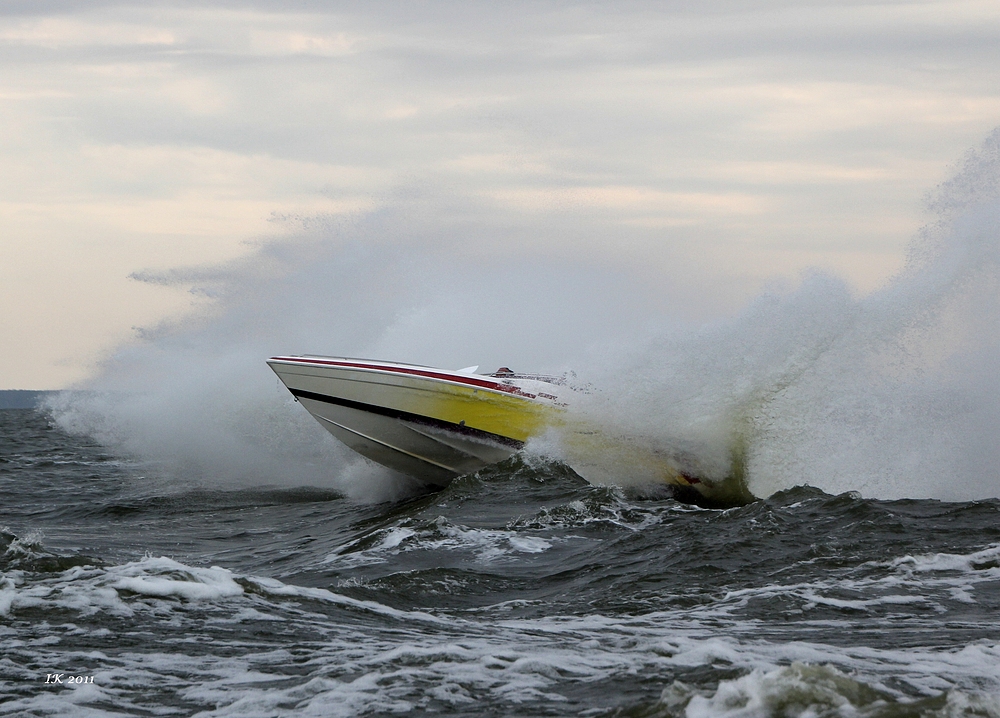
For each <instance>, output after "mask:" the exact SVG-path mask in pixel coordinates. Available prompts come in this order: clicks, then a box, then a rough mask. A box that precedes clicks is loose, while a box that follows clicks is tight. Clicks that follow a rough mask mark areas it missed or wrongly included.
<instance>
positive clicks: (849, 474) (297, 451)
mask: <svg viewBox="0 0 1000 718" xmlns="http://www.w3.org/2000/svg"><path fill="white" fill-rule="evenodd" d="M998 188H1000V130H998V131H997V132H994V133H993V134H992V135H991V136H990V137H989V138H988V140H987V141H986V143H985V144H984V145H983V147H982V148H980V149H979V150H978V151H976V152H972V153H970V154H969V156H968V157H966V159H965V161H964V164H963V166H962V167H961V169H960V171H959V172H958V173H957V174H956V176H955V178H954V179H952V180H951V181H949V182H947V183H945V184H944V185H942V186H941V188H939V192H938V193H937V194H936V195H935V196H934V197H933V198H931V199H930V200H929V205H930V206H931V208H932V210H933V211H935V212H937V214H938V217H939V218H940V219H939V221H937V222H936V223H935V224H933V225H931V226H929V227H928V228H927V229H926V230H925V231H924V232H922V233H921V235H920V236H919V237H918V238H916V240H915V241H914V243H913V246H912V250H911V253H910V257H909V261H908V263H907V266H906V268H905V269H904V270H903V271H902V272H901V273H900V274H899V276H897V277H895V278H894V279H893V280H892V281H890V282H888V283H887V284H886V285H885V286H884V287H883V288H882V289H881V290H879V291H877V292H875V293H873V294H871V295H869V296H866V297H862V298H860V299H859V298H855V297H853V296H852V295H851V292H850V291H849V289H848V287H847V286H846V284H845V283H844V282H842V281H841V280H839V279H837V278H836V277H832V276H829V275H827V274H824V273H822V272H810V273H807V274H806V276H805V277H804V278H803V280H802V282H801V284H800V285H799V286H798V287H797V288H795V289H793V290H780V289H774V288H772V289H771V290H769V291H766V292H765V293H764V294H762V295H761V296H759V297H758V298H757V299H756V300H754V301H753V302H751V303H750V305H749V306H748V307H747V308H746V309H745V310H744V311H743V312H742V313H741V314H740V315H739V316H737V317H735V318H733V319H730V320H725V321H719V322H715V323H713V324H710V325H707V326H701V327H700V328H697V329H691V328H690V326H689V325H687V326H688V328H684V327H682V326H679V325H678V324H677V322H676V321H674V323H673V324H671V322H670V321H668V320H667V319H666V318H665V314H664V313H663V312H662V308H663V307H668V308H669V306H670V303H671V302H670V297H669V296H666V295H667V294H668V293H669V291H670V288H671V287H675V286H679V285H681V284H683V283H684V282H685V281H686V280H685V278H684V277H683V276H681V275H682V274H683V272H685V271H689V267H680V268H679V270H678V273H677V276H664V277H662V282H661V283H660V285H659V286H661V287H663V288H665V289H664V292H663V293H662V294H660V295H658V294H657V293H656V292H655V291H650V290H643V289H641V287H642V286H643V285H641V284H640V283H638V282H635V281H633V280H632V279H631V278H630V277H629V276H628V275H627V274H625V273H620V272H619V273H616V272H612V271H609V270H607V269H605V268H600V267H594V266H589V265H588V264H587V263H586V262H584V261H575V262H574V261H567V260H566V259H565V258H559V257H552V256H549V257H546V256H544V254H543V253H542V252H532V251H529V250H526V249H525V248H524V247H523V246H520V248H519V249H515V250H511V247H513V246H515V245H517V244H518V243H517V242H516V241H514V242H508V243H506V244H505V243H504V242H503V241H501V240H498V239H497V238H496V237H497V232H498V230H497V229H496V228H495V227H482V228H480V229H482V231H481V232H479V233H477V228H476V227H475V225H474V223H472V224H471V225H470V223H466V224H464V225H463V226H462V227H461V228H460V231H459V230H456V229H455V227H454V226H452V225H450V224H448V223H447V222H442V223H441V224H440V226H437V225H436V224H435V218H434V217H433V216H430V217H428V216H426V213H425V214H424V215H421V216H419V217H416V216H415V214H414V212H413V211H412V207H410V206H407V205H405V203H403V204H401V205H400V207H398V208H397V209H396V210H395V211H394V210H392V208H391V207H389V208H388V209H383V210H380V211H378V212H375V213H372V214H370V215H367V216H364V217H359V218H357V219H356V220H355V221H353V222H341V223H331V222H326V221H323V220H313V221H311V222H306V223H304V227H303V229H302V231H301V232H300V233H299V234H298V235H297V236H296V237H292V238H284V239H281V240H275V241H270V242H265V243H263V244H262V245H261V246H260V247H259V249H258V250H257V251H255V252H254V253H252V255H250V256H248V257H246V258H244V259H242V260H239V261H236V262H233V263H230V264H227V265H224V266H222V267H218V268H212V269H202V270H195V271H187V272H181V271H175V272H167V273H159V274H153V273H147V274H143V275H140V276H138V277H137V278H139V279H141V280H144V281H155V282H161V283H168V284H178V285H185V286H192V287H193V288H194V289H195V290H196V291H197V292H198V293H200V294H203V295H205V296H206V297H208V298H209V300H208V302H207V305H206V306H207V309H206V310H205V311H203V312H202V313H200V314H198V315H197V316H193V317H190V318H188V319H186V320H183V321H180V322H177V323H174V324H169V325H165V326H163V327H159V328H157V329H154V330H151V331H148V332H146V333H145V334H144V336H143V337H142V338H141V340H140V341H138V342H137V343H133V344H131V345H129V346H126V347H123V348H122V349H120V350H119V351H118V352H117V353H116V354H115V355H114V356H113V357H112V358H111V359H109V360H108V361H107V362H106V363H105V364H104V366H103V367H102V369H101V371H100V373H99V374H98V376H97V377H96V378H95V379H94V380H93V381H91V382H89V383H88V384H87V385H86V386H85V387H83V388H85V389H88V390H89V391H88V392H86V393H77V394H67V395H65V396H64V397H63V398H62V399H61V400H60V401H59V402H58V403H57V404H56V405H55V406H54V407H53V413H54V416H55V417H56V419H57V421H58V422H59V423H60V424H61V425H62V426H64V427H66V428H68V429H71V430H74V431H80V432H86V433H90V434H92V435H94V436H96V437H97V438H98V439H100V440H101V441H103V442H105V443H107V444H109V445H111V446H114V447H116V448H118V449H119V450H121V451H124V452H128V453H130V454H134V455H137V456H141V457H144V458H147V459H150V460H153V461H155V462H157V463H158V464H159V465H161V466H163V467H166V468H167V469H168V470H170V471H173V472H174V473H175V474H176V475H178V476H184V477H187V478H188V479H190V480H195V481H201V482H213V483H215V482H226V483H233V482H239V483H283V482H291V483H310V484H316V485H326V486H334V487H337V488H339V489H341V490H343V491H345V492H346V493H348V494H349V495H351V496H354V497H357V498H359V499H363V500H379V499H386V498H392V497H395V496H399V495H401V494H403V493H406V492H407V491H410V490H412V489H413V485H412V483H408V482H407V481H406V480H405V479H404V478H402V477H399V476H395V475H392V474H391V473H389V472H387V471H384V470H381V469H378V468H377V467H373V466H372V465H370V464H368V463H366V462H364V461H362V460H360V459H359V458H357V457H354V456H353V455H352V454H351V452H349V451H348V450H346V449H345V448H343V447H341V446H340V445H339V444H337V443H336V442H335V441H334V440H333V439H332V438H331V437H329V436H327V435H326V433H325V432H324V431H323V430H322V429H321V428H320V427H319V426H318V425H317V424H316V423H315V422H314V420H313V419H312V418H311V417H309V416H308V414H307V413H306V412H305V411H304V410H303V409H302V408H301V407H299V406H297V405H295V404H294V403H293V402H292V401H291V399H290V397H289V396H288V395H287V392H285V390H284V389H283V387H281V386H280V385H279V384H278V383H277V380H276V379H275V378H274V377H273V375H272V374H271V373H270V370H269V369H268V368H267V366H266V365H265V363H264V359H266V358H267V357H268V356H271V355H274V354H287V353H328V354H336V355H349V356H363V357H371V358H383V359H389V360H396V361H406V362H414V363H425V364H430V365H435V366H443V367H449V368H458V367H461V366H467V365H470V364H480V365H482V366H484V367H489V366H500V365H508V366H514V367H516V368H518V369H522V370H538V371H547V372H559V371H563V370H566V369H574V368H575V369H576V371H577V373H578V374H579V376H580V380H581V382H590V383H591V384H593V385H594V386H595V388H596V391H595V392H594V393H593V394H592V395H591V396H589V397H588V398H587V399H586V400H584V401H582V402H581V406H580V407H578V409H579V411H581V412H584V413H585V414H586V415H587V416H588V418H589V420H591V421H593V422H596V423H598V424H601V425H603V426H605V427H606V428H607V430H608V431H609V433H611V434H616V435H625V436H629V437H631V438H632V439H633V440H634V441H638V442H640V443H644V444H646V445H648V446H650V447H653V448H657V449H663V450H664V451H667V452H671V453H673V454H676V455H679V456H682V457H683V458H684V461H686V462H688V463H689V464H690V465H692V466H693V467H695V468H696V470H697V471H699V472H701V473H702V474H704V475H706V476H708V477H721V476H723V475H725V473H726V472H727V471H729V469H730V466H731V462H732V459H733V454H734V451H735V450H736V449H737V448H738V450H739V451H740V452H743V458H744V460H745V465H746V471H747V480H748V483H749V487H750V489H751V490H752V491H753V493H754V494H755V495H757V496H767V495H769V494H771V493H773V492H775V491H778V490H781V489H784V488H789V487H791V486H795V485H801V484H809V485H813V486H817V487H819V488H822V489H824V490H826V491H828V492H841V491H848V490H857V491H861V492H862V493H864V494H865V495H869V496H874V497H884V498H902V497H915V498H922V497H933V498H940V499H950V500H959V499H976V498H985V497H995V496H1000V474H998V469H997V467H998V466H1000V441H998V439H1000V371H998V370H1000V197H998V194H1000V190H998ZM543 229H544V228H543ZM523 230H524V227H521V228H520V230H519V231H520V232H522V233H523ZM540 231H541V229H540ZM449 233H451V234H455V235H457V234H461V235H462V237H465V238H478V239H479V240H480V242H479V243H478V244H475V246H473V247H471V248H469V247H465V248H464V249H463V242H462V240H461V238H458V239H454V240H453V241H441V238H440V236H438V235H446V234H449ZM470 241H471V240H470ZM432 247H433V248H432ZM508 250H510V251H508ZM776 286H778V285H776ZM674 316H675V317H676V313H675V315H674ZM664 327H667V328H664ZM671 327H672V328H671ZM654 328H657V329H654ZM734 447H735V448H734ZM614 480H615V481H623V480H624V481H627V476H626V477H625V478H624V479H622V477H620V476H616V477H614Z"/></svg>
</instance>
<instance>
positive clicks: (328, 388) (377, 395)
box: [267, 355, 572, 486]
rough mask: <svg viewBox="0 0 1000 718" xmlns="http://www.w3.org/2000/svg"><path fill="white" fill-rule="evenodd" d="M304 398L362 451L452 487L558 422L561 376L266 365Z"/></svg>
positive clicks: (299, 360) (337, 360) (293, 360)
mask: <svg viewBox="0 0 1000 718" xmlns="http://www.w3.org/2000/svg"><path fill="white" fill-rule="evenodd" d="M267 363H268V364H269V365H270V367H271V369H273V370H274V373H275V374H277V375H278V378H279V379H281V381H282V382H283V383H284V385H285V386H286V387H288V390H289V391H290V392H291V393H292V395H293V396H294V397H295V398H296V399H298V401H299V403H300V404H302V406H304V407H305V409H306V410H307V411H308V412H309V413H310V414H312V415H313V416H314V417H315V418H316V420H317V421H319V423H320V424H321V425H322V426H323V427H324V428H325V429H326V430H327V431H329V432H330V433H331V434H333V435H334V436H335V437H336V438H337V439H339V440H340V441H342V442H343V443H345V444H346V445H347V446H349V447H350V448H352V449H354V451H356V452H358V453H359V454H361V455H362V456H366V457H368V458H369V459H371V460H373V461H375V462H378V463H379V464H382V465H383V466H388V467H389V468H390V469H395V470H396V471H399V472H400V473H403V474H408V475H410V476H414V477H416V478H418V479H420V480H421V481H423V482H425V483H428V484H431V485H435V486H446V485H447V484H448V483H450V482H451V481H452V479H454V478H455V477H457V476H461V475H463V474H468V473H472V472H474V471H478V470H479V469H481V468H483V467H485V466H488V465H490V464H495V463H497V462H500V461H503V460H504V459H506V458H508V457H510V456H511V455H512V454H514V452H516V451H517V450H518V449H520V448H521V447H522V446H524V442H526V441H527V440H528V439H529V438H531V437H532V436H536V435H538V434H540V433H542V432H544V431H545V430H546V428H548V427H549V426H551V425H553V424H554V423H557V422H558V417H559V416H560V415H561V414H562V413H563V411H564V407H565V405H566V403H565V394H566V393H567V391H572V390H571V389H569V388H568V387H567V386H566V383H565V381H564V380H563V379H562V378H561V377H552V376H543V375H536V374H518V373H515V372H513V371H511V370H510V369H507V368H506V367H504V368H502V369H499V370H498V371H496V372H493V373H492V374H486V375H483V374H477V373H475V372H476V371H477V370H478V368H479V367H467V368H465V369H459V370H455V371H451V370H447V369H435V368H433V367H426V366H417V365H414V364H397V363H393V362H384V361H373V360H370V359H350V358H341V357H326V356H312V355H304V356H277V357H272V358H271V359H269V360H268V362H267Z"/></svg>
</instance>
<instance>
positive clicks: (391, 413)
mask: <svg viewBox="0 0 1000 718" xmlns="http://www.w3.org/2000/svg"><path fill="white" fill-rule="evenodd" d="M288 391H290V392H291V393H292V396H294V397H296V398H297V399H312V400H313V401H322V402H324V403H326V404H335V405H337V406H346V407H347V408H349V409H357V410H358V411H367V412H368V413H370V414H379V415H380V416H388V417H391V418H393V419H399V420H401V421H408V422H410V423H413V424H422V425H423V426H430V427H433V428H435V429H444V430H446V431H451V432H454V433H456V434H462V435H463V436H468V437H471V438H474V439H479V440H481V441H491V442H493V443H495V444H501V445H503V446H509V447H511V448H512V449H520V448H521V447H522V446H524V442H523V441H518V440H517V439H511V438H510V437H507V436H501V435H500V434H493V433H491V432H489V431H483V430H482V429H473V428H472V427H471V426H464V425H462V424H453V423H451V422H450V421H441V420H440V419H433V418H431V417H429V416H422V415H420V414H413V413H411V412H409V411H400V410H399V409H389V408H387V407H384V406H376V405H375V404H365V403H362V402H360V401H352V400H350V399H342V398H341V397H339V396H327V395H326V394H317V393H316V392H314V391H304V390H302V389H289V390H288Z"/></svg>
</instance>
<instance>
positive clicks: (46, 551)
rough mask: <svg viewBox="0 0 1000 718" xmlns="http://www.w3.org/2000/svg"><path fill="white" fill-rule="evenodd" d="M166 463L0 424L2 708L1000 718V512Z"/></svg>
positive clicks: (566, 479)
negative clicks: (220, 476) (244, 471)
mask: <svg viewBox="0 0 1000 718" xmlns="http://www.w3.org/2000/svg"><path fill="white" fill-rule="evenodd" d="M149 469H150V467H148V466H144V465H143V464H142V463H141V462H139V461H136V460H126V459H122V458H120V457H118V456H116V455H114V454H112V453H109V452H108V451H107V450H106V448H105V447H103V446H102V445H100V444H98V443H97V442H95V441H93V440H91V439H88V438H86V437H81V436H74V435H70V434H67V433H66V432H65V431H64V430H62V429H60V428H59V427H58V426H57V425H55V424H54V423H53V422H52V421H51V419H50V418H49V417H47V416H46V415H44V414H42V413H39V412H35V411H32V410H6V411H2V412H0V485H2V487H3V495H4V509H3V515H4V521H5V522H6V524H7V528H5V529H4V530H3V533H2V534H0V550H2V552H3V553H2V558H0V562H2V563H0V570H2V578H0V641H2V645H3V651H2V653H0V715H11V716H28V715H38V716H42V715H45V716H48V715H67V716H118V715H129V716H134V715H139V716H142V715H149V716H153V715H200V716H354V715H387V714H393V713H404V712H410V711H416V712H417V713H419V714H428V715H430V714H440V715H454V716H491V715H492V716H510V715H525V716H536V715H566V716H571V715H572V716H578V715H587V716H680V715H687V716H704V715H734V716H751V715H753V716H757V715H796V716H797V715H831V716H832V715H865V716H900V715H914V716H916V715H921V716H923V715H927V716H937V715H940V716H952V715H1000V623H998V621H997V616H998V610H1000V501H998V500H995V499H989V500H981V501H973V502H951V503H945V502H941V501H936V500H927V499H923V500H909V499H901V500H893V501H888V500H879V499H871V498H863V497H862V496H860V495H859V494H856V493H845V494H840V495H830V494H826V493H824V492H822V491H820V490H818V489H814V488H805V487H799V488H790V489H787V490H784V491H780V492H778V493H776V494H773V495H772V496H770V497H769V498H767V499H766V500H760V501H756V502H753V503H750V504H749V505H746V506H742V507H737V508H731V509H725V510H723V509H705V508H699V507H696V506H691V505H687V504H683V503H679V502H677V501H675V500H673V499H671V498H666V497H662V496H659V497H657V496H651V495H643V494H642V493H637V492H635V491H634V490H623V489H620V488H614V487H600V486H593V485H591V484H589V483H587V482H586V481H584V480H582V479H581V478H580V477H579V476H577V475H575V474H574V472H573V471H572V470H570V469H569V468H568V467H566V466H565V465H563V464H561V463H558V462H552V461H548V460H545V459H541V458H535V457H531V456H518V457H514V458H513V459H511V460H509V461H507V462H505V463H503V464H500V465H497V466H494V467H491V468H489V469H486V470H484V471H481V472H479V473H478V474H475V475H472V476H467V477H464V478H461V479H459V480H457V481H456V482H454V483H453V484H452V485H451V486H450V487H449V488H447V489H445V490H444V491H441V492H439V493H434V494H425V495H420V496H416V497H413V498H410V499H408V500H398V501H393V502H385V503H359V502H358V501H356V500H352V499H350V498H348V497H345V496H344V495H343V494H341V493H338V492H337V491H333V490H328V489H320V488H310V487H305V486H303V487H294V488H290V487H280V486H257V487H254V488H235V489H225V488H222V489H212V488H205V487H189V486H183V485H177V484H175V483H171V482H169V481H166V480H164V479H163V478H162V477H157V476H156V475H155V474H150V473H149Z"/></svg>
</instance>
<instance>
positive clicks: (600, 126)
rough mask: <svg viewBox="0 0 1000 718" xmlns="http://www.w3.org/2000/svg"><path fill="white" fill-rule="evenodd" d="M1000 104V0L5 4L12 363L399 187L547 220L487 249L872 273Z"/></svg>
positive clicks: (150, 309)
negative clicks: (155, 275)
mask: <svg viewBox="0 0 1000 718" xmlns="http://www.w3.org/2000/svg"><path fill="white" fill-rule="evenodd" d="M997 125H1000V3H997V2H996V1H995V0H982V1H979V2H977V1H969V2H963V1H960V0H958V1H951V2H905V1H899V2H882V3H867V2H851V1H848V0H836V1H830V2H821V1H817V2H811V3H805V2H783V1H780V0H771V1H767V0H764V1H760V2H735V1H732V2H726V1H712V0H707V1H706V2H697V3H695V2H687V1H685V2H667V1H664V2H653V3H643V2H631V3H630V2H616V3H557V2H533V3H523V4H521V3H477V2H455V3H450V2H399V3H393V2H382V3H371V2H359V3H349V2H306V1H303V2H216V3H210V2H205V3H199V2H173V3H156V2H142V3H138V2H136V3H84V2H37V1H32V2H28V1H25V2H11V1H10V0H7V1H6V2H2V3H0V309H2V312H0V337H3V339H2V347H3V349H4V351H3V352H2V353H0V388H60V387H64V386H68V385H70V384H71V383H73V382H76V381H79V380H80V379H82V378H84V377H85V376H86V374H87V372H88V371H91V369H92V367H93V364H94V362H95V360H97V359H99V358H100V357H101V356H103V355H105V354H106V353H107V352H109V351H111V349H112V348H113V347H115V346H116V345H118V344H119V343H121V342H123V341H128V340H129V338H130V337H132V336H133V335H134V329H133V328H134V327H138V326H148V325H151V324H155V323H156V322H157V321H159V320H160V319H162V318H163V317H167V316H172V315H176V314H177V313H178V312H181V311H183V310H184V308H185V307H186V306H188V304H189V303H190V297H189V296H188V295H187V294H185V293H184V292H183V291H180V290H178V289H176V288H169V287H162V286H155V285H151V284H149V283H143V282H138V281H135V280H133V279H130V278H129V275H130V274H132V273H135V272H147V271H162V270H168V269H170V268H174V267H191V266H197V265H211V264H215V263H219V262H224V261H226V260H230V259H232V258H234V257H237V256H239V255H245V254H248V253H251V252H253V251H254V249H253V245H252V244H248V240H254V239H256V238H260V237H263V236H268V235H275V234H278V235H281V234H282V233H286V234H294V232H295V227H296V226H297V225H298V224H301V220H302V219H303V218H306V219H307V218H309V217H314V216H323V217H325V218H327V220H328V219H329V217H330V216H331V215H339V214H351V213H354V214H355V215H356V214H357V213H364V212H371V211H373V210H377V209H379V208H380V207H384V206H387V205H393V206H394V207H395V208H396V211H398V212H402V213H403V214H404V215H405V213H406V212H407V211H412V212H414V213H415V214H419V215H420V217H421V219H420V221H421V222H422V223H423V224H424V226H427V225H431V226H433V225H434V224H435V223H440V224H441V225H442V226H445V225H448V224H449V223H450V222H453V221H454V220H455V218H456V217H461V219H462V223H463V224H462V226H463V227H464V228H465V229H466V231H467V233H468V235H469V236H468V242H469V243H470V244H472V245H474V244H475V243H476V242H477V241H479V240H478V239H477V231H476V229H477V226H482V227H483V228H485V227H486V226H487V225H490V226H492V225H494V224H495V223H496V222H497V221H498V218H507V219H508V220H509V221H510V222H512V226H513V225H516V226H517V227H519V228H520V229H519V230H518V231H517V232H510V233H508V234H507V235H504V236H505V237H506V239H497V238H496V237H497V235H496V233H493V234H490V235H489V236H490V237H492V239H490V240H488V241H487V240H483V242H485V243H486V244H485V246H483V247H481V248H480V250H481V251H483V252H487V253H493V254H496V253H509V254H516V253H518V252H526V251H531V252H535V253H541V254H545V255H546V256H549V257H558V256H560V255H561V254H569V253H572V255H573V256H574V257H575V258H576V259H577V260H581V261H586V262H590V263H592V264H594V265H595V266H601V265H602V264H613V265H614V266H615V267H617V268H618V269H619V270H622V271H625V272H632V273H634V274H635V276H636V278H637V281H639V282H645V283H650V282H656V281H657V276H658V275H659V274H660V273H661V272H666V271H667V268H668V265H677V264H678V263H680V264H682V265H683V266H685V267H689V268H690V273H693V274H696V275H698V276H699V278H700V279H699V281H700V286H703V287H705V290H706V293H711V294H713V295H717V296H718V298H719V299H718V301H717V302H715V303H714V304H711V305H710V306H711V311H715V312H720V313H725V312H732V311H736V310H738V309H739V307H740V306H741V304H742V303H743V302H745V301H746V300H747V299H748V298H749V297H751V296H752V295H753V294H754V293H756V292H757V291H759V288H760V287H761V286H762V284H764V283H766V282H768V281H770V279H771V278H773V277H776V276H778V277H787V278H789V280H790V281H794V280H795V278H796V277H797V276H798V274H799V273H800V272H801V271H802V270H803V269H805V268H808V267H819V268H822V269H825V270H828V271H830V272H833V273H836V274H838V275H840V276H842V277H845V278H846V279H847V280H848V281H849V282H850V283H851V284H852V286H854V287H855V288H856V290H857V291H858V292H864V291H870V290H871V289H872V288H874V287H876V286H878V284H879V283H880V282H882V281H884V280H885V279H886V278H887V277H888V276H890V275H891V274H892V273H893V272H894V271H895V270H896V269H898V267H899V266H900V264H901V262H902V260H903V252H904V247H905V244H906V242H907V241H908V239H909V238H910V237H912V236H913V234H914V232H915V231H916V230H917V229H918V228H919V227H920V226H921V225H922V224H924V223H926V222H927V221H928V215H927V214H926V213H925V211H924V210H923V199H924V197H925V195H926V194H927V193H928V192H929V191H931V190H933V188H934V187H935V185H937V184H938V183H940V182H942V181H944V180H945V179H947V177H948V176H949V172H950V170H951V168H952V167H954V166H955V165H956V164H957V163H958V161H959V160H960V159H961V158H962V156H963V154H964V153H965V152H966V151H967V150H968V149H969V148H971V147H974V146H976V145H978V144H979V143H980V142H981V141H982V139H983V138H984V137H986V135H987V134H988V133H989V132H990V131H991V130H992V129H993V128H994V127H995V126H997ZM288 218H293V220H292V221H290V220H289V219H288ZM444 234H446V233H443V235H442V236H444ZM487 234H488V233H484V234H483V236H487ZM432 235H433V233H430V235H428V233H427V232H426V231H425V232H423V233H422V234H421V236H422V240H421V241H432V240H428V239H427V237H428V236H432ZM447 236H448V239H447V240H446V239H442V240H441V241H442V242H445V241H450V242H454V241H455V238H454V233H451V234H448V235H447ZM390 358H391V357H390Z"/></svg>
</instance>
